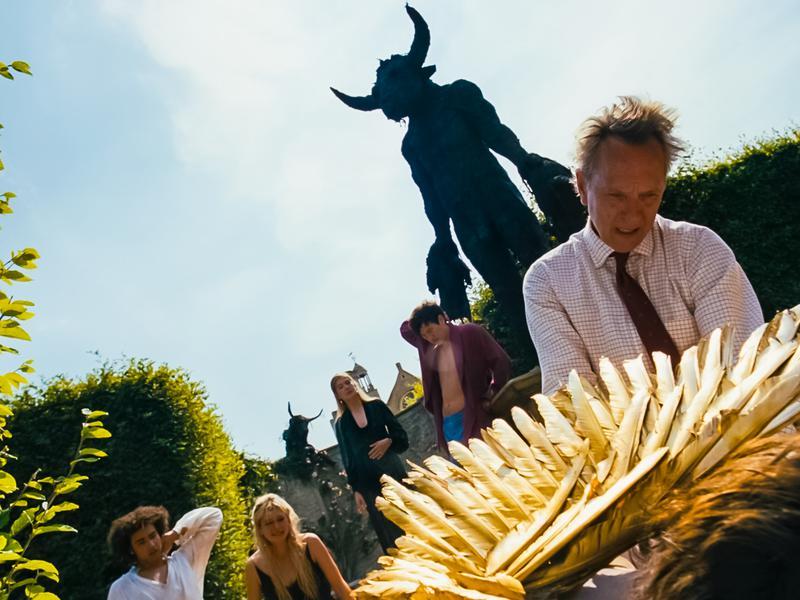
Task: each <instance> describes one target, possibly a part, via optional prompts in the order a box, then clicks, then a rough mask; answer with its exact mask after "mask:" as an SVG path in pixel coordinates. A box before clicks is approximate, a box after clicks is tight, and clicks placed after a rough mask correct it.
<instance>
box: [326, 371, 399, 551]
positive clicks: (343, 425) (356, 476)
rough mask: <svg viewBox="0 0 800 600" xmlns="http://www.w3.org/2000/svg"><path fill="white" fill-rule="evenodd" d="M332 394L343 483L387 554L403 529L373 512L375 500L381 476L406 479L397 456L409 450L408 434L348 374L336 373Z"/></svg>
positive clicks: (379, 491)
mask: <svg viewBox="0 0 800 600" xmlns="http://www.w3.org/2000/svg"><path fill="white" fill-rule="evenodd" d="M331 390H332V391H333V395H334V396H335V397H336V405H337V415H336V423H335V425H334V427H335V429H336V439H337V441H338V442H339V448H340V450H341V454H342V463H343V464H344V469H345V471H346V472H347V483H349V484H350V487H351V488H352V489H353V495H354V496H355V500H356V508H357V509H358V511H359V512H361V513H363V512H364V510H366V511H368V512H369V520H370V523H371V524H372V528H373V529H374V530H375V533H376V534H377V536H378V541H380V543H381V547H382V548H383V551H384V552H386V551H387V550H388V549H389V548H391V547H394V545H395V540H396V539H397V538H398V537H400V536H401V535H403V530H402V529H400V528H399V527H398V526H397V525H395V524H394V523H392V522H391V521H389V520H388V519H387V518H386V517H384V516H383V513H381V512H380V511H379V510H378V509H377V508H375V498H377V497H378V496H380V494H381V484H380V477H381V475H384V474H386V475H389V476H391V477H393V478H394V479H396V480H398V481H400V480H401V479H403V478H404V477H405V476H406V470H405V467H404V466H403V461H402V460H401V459H400V453H401V452H405V451H406V450H408V436H407V435H406V432H405V430H404V429H403V426H402V425H400V423H399V422H398V421H397V419H396V418H395V416H394V415H393V414H392V411H391V410H389V407H388V406H386V404H384V403H383V402H381V401H380V400H375V399H374V398H370V397H369V396H367V395H366V394H365V393H364V392H363V391H362V390H361V388H360V387H358V384H356V382H355V381H353V378H352V377H350V376H349V375H348V374H346V373H337V374H336V375H334V376H333V379H331Z"/></svg>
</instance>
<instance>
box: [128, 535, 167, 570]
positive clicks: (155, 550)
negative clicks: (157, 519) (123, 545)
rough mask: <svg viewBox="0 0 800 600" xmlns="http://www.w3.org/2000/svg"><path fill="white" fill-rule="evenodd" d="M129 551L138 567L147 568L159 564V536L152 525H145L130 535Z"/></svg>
mask: <svg viewBox="0 0 800 600" xmlns="http://www.w3.org/2000/svg"><path fill="white" fill-rule="evenodd" d="M131 550H132V551H133V555H134V556H135V557H136V564H138V565H139V567H142V568H147V567H152V566H154V565H157V564H158V563H159V562H161V558H162V552H161V534H159V533H158V531H157V530H156V528H155V527H154V526H153V525H145V526H144V527H142V528H141V529H138V530H136V531H135V532H134V533H133V535H131Z"/></svg>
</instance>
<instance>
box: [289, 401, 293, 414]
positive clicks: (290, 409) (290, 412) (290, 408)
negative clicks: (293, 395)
mask: <svg viewBox="0 0 800 600" xmlns="http://www.w3.org/2000/svg"><path fill="white" fill-rule="evenodd" d="M288 404H289V416H290V417H294V415H293V414H292V403H291V402H289V403H288Z"/></svg>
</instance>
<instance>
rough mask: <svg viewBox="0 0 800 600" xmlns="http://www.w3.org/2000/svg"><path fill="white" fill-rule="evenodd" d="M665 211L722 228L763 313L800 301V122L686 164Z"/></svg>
mask: <svg viewBox="0 0 800 600" xmlns="http://www.w3.org/2000/svg"><path fill="white" fill-rule="evenodd" d="M661 214H662V215H664V216H665V217H669V218H670V219H676V220H682V221H691V222H692V223H699V224H700V225H706V226H708V227H710V228H711V229H713V230H714V231H715V232H717V233H718V234H719V235H720V237H722V239H723V240H725V242H726V243H727V244H728V245H729V246H730V247H731V249H732V250H733V252H734V254H735V255H736V258H737V259H738V261H739V263H740V264H741V265H742V268H743V269H744V271H745V273H747V276H748V277H749V278H750V281H751V283H752V284H753V287H754V288H755V291H756V294H757V295H758V299H759V301H760V302H761V308H762V310H763V311H764V315H765V318H769V317H771V316H772V315H773V314H774V313H775V311H777V310H782V309H784V308H789V307H792V306H794V305H795V304H797V303H798V302H800V277H798V273H800V252H798V251H797V250H798V247H800V130H794V131H791V132H789V133H786V134H784V135H780V136H778V137H776V138H774V139H771V140H765V141H761V142H757V143H754V144H748V145H746V146H745V147H744V148H743V149H742V150H740V151H738V152H736V153H734V154H732V155H731V156H728V157H725V158H722V159H718V160H715V161H714V162H712V163H710V164H707V165H703V166H693V165H686V166H684V167H682V168H681V169H679V171H678V173H677V175H676V176H675V177H672V178H670V181H669V185H668V187H667V191H666V193H665V195H664V202H663V204H662V207H661Z"/></svg>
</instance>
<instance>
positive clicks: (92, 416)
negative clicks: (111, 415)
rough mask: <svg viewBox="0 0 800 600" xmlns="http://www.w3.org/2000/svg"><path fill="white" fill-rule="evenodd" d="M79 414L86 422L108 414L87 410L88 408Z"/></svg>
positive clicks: (101, 411)
mask: <svg viewBox="0 0 800 600" xmlns="http://www.w3.org/2000/svg"><path fill="white" fill-rule="evenodd" d="M81 414H82V415H83V416H84V418H85V419H86V420H87V421H93V420H95V419H100V418H101V417H107V416H108V413H107V412H106V411H104V410H89V409H88V408H84V409H83V410H81Z"/></svg>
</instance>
